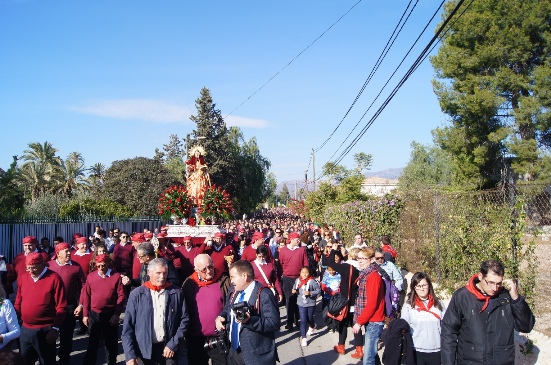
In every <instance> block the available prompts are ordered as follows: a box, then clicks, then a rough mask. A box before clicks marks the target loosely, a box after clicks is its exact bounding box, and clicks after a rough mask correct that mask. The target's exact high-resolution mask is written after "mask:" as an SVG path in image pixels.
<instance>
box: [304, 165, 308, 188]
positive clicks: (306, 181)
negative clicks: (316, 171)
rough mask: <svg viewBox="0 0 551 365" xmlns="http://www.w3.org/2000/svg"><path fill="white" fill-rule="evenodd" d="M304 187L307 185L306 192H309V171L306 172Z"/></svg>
mask: <svg viewBox="0 0 551 365" xmlns="http://www.w3.org/2000/svg"><path fill="white" fill-rule="evenodd" d="M304 185H306V192H308V170H306V171H304Z"/></svg>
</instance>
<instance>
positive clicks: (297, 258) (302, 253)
mask: <svg viewBox="0 0 551 365" xmlns="http://www.w3.org/2000/svg"><path fill="white" fill-rule="evenodd" d="M279 263H280V265H281V268H282V276H281V281H282V284H283V293H284V294H285V307H286V309H287V325H286V326H285V328H287V329H288V330H292V329H293V325H294V324H295V322H298V320H299V313H298V305H297V296H296V295H294V294H293V285H294V284H295V280H296V279H297V278H298V277H299V276H300V270H301V269H302V268H303V267H304V266H308V256H307V255H306V248H305V247H300V234H299V233H298V232H291V233H289V243H288V245H287V246H285V247H282V248H281V249H280V250H279ZM296 324H298V323H296Z"/></svg>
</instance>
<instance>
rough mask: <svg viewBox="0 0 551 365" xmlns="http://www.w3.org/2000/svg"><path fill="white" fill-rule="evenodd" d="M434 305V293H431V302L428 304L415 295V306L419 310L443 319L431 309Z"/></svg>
mask: <svg viewBox="0 0 551 365" xmlns="http://www.w3.org/2000/svg"><path fill="white" fill-rule="evenodd" d="M433 306H434V297H433V296H432V294H429V303H428V305H427V306H425V303H423V301H422V300H421V298H419V297H418V296H417V295H416V296H415V307H417V311H418V312H429V313H430V314H432V315H433V316H435V317H436V318H438V319H442V318H440V316H439V315H438V314H436V313H434V312H431V311H430V309H431V308H432V307H433Z"/></svg>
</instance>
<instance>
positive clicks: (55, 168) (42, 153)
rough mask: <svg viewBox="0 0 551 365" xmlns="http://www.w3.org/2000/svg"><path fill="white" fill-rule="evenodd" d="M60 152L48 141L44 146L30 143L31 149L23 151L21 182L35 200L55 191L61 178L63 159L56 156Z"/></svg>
mask: <svg viewBox="0 0 551 365" xmlns="http://www.w3.org/2000/svg"><path fill="white" fill-rule="evenodd" d="M57 151H58V150H57V149H56V148H54V147H53V145H52V144H51V143H49V142H48V141H46V142H44V144H40V143H38V142H32V143H29V149H27V150H25V151H23V152H24V154H23V156H22V158H21V159H22V160H23V161H25V162H24V163H23V165H22V166H21V169H20V172H21V173H20V182H21V184H22V185H23V188H24V189H25V190H26V191H27V192H29V193H30V195H31V199H32V200H34V199H36V198H37V197H38V196H40V195H41V194H44V193H45V192H47V191H49V190H52V189H55V186H56V185H57V182H58V181H59V176H60V166H61V159H60V158H59V157H58V156H56V152H57Z"/></svg>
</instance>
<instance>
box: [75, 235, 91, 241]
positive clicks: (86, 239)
mask: <svg viewBox="0 0 551 365" xmlns="http://www.w3.org/2000/svg"><path fill="white" fill-rule="evenodd" d="M87 242H88V238H86V237H82V236H81V237H77V240H76V243H87Z"/></svg>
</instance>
